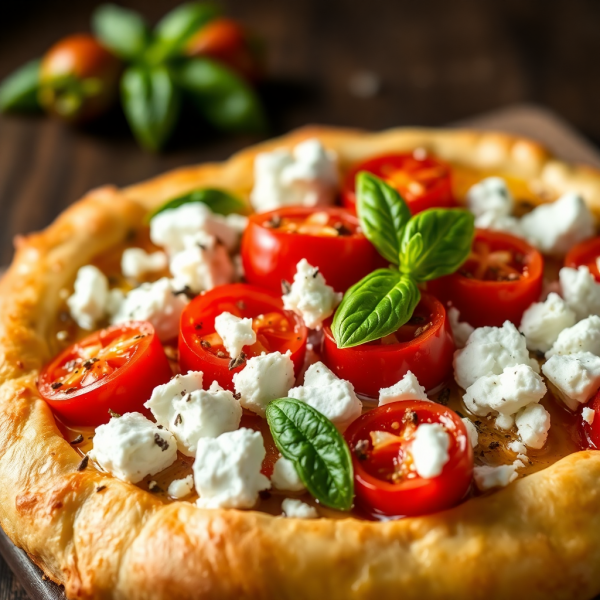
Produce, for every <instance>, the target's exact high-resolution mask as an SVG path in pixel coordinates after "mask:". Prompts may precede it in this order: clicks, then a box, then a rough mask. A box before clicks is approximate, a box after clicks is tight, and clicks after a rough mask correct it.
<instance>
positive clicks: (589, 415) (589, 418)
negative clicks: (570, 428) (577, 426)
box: [581, 406, 596, 425]
mask: <svg viewBox="0 0 600 600" xmlns="http://www.w3.org/2000/svg"><path fill="white" fill-rule="evenodd" d="M595 416H596V412H595V411H594V410H593V409H591V408H588V407H587V406H584V407H583V410H582V411H581V418H582V419H583V420H584V421H585V422H586V423H587V424H588V425H593V423H594V417H595Z"/></svg>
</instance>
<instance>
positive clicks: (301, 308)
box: [283, 258, 343, 329]
mask: <svg viewBox="0 0 600 600" xmlns="http://www.w3.org/2000/svg"><path fill="white" fill-rule="evenodd" d="M342 295H343V294H341V293H336V292H334V290H333V288H332V287H331V286H329V285H327V284H326V283H325V278H324V277H323V275H321V273H319V269H317V268H315V267H313V266H312V265H310V264H309V263H308V261H307V260H306V259H305V258H303V259H302V260H301V261H300V262H299V263H298V264H297V266H296V274H295V275H294V282H293V283H292V286H291V289H290V291H289V292H288V293H287V294H284V296H283V307H284V308H285V309H286V310H291V311H293V312H295V313H296V314H297V315H300V317H302V320H303V321H304V324H305V325H306V326H307V327H308V328H310V329H320V328H321V324H322V323H323V321H324V320H325V319H326V318H327V317H329V316H330V315H331V314H332V313H333V311H334V309H335V307H336V306H337V305H338V304H339V303H340V302H341V301H342Z"/></svg>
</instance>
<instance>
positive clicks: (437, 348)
mask: <svg viewBox="0 0 600 600" xmlns="http://www.w3.org/2000/svg"><path fill="white" fill-rule="evenodd" d="M323 331H324V334H325V335H324V339H323V362H324V363H325V364H326V365H327V366H328V367H329V368H330V369H331V370H332V371H333V372H334V373H335V374H336V375H337V376H338V377H340V378H342V379H347V380H348V381H350V382H351V383H352V385H353V386H354V389H355V390H356V391H357V392H358V393H359V394H362V395H363V396H368V397H370V398H377V397H378V396H379V390H380V389H381V388H385V387H390V386H392V385H394V384H395V383H397V382H398V381H400V380H401V379H402V378H403V377H404V375H406V372H407V371H412V372H413V373H414V375H415V376H416V377H417V379H418V380H419V382H420V383H421V385H422V386H423V387H425V389H426V390H427V391H432V390H434V389H436V388H437V387H439V386H440V385H441V384H442V383H444V382H445V381H447V380H448V379H450V377H451V376H452V356H453V354H454V341H453V339H452V333H451V331H450V324H449V322H448V319H447V317H446V310H445V309H444V307H443V305H442V304H441V302H439V301H438V300H437V299H436V298H434V297H433V296H430V295H428V294H423V296H422V298H421V302H420V303H419V305H418V306H417V308H416V309H415V312H414V314H413V316H412V318H411V320H410V321H409V322H408V323H406V325H403V326H402V327H400V329H398V331H396V332H395V333H392V334H390V335H388V336H386V337H384V338H382V339H380V340H376V341H374V342H368V343H366V344H362V345H361V346H355V347H354V348H343V349H340V348H338V347H337V344H336V343H335V340H334V338H333V335H332V333H331V319H329V320H328V321H326V322H325V324H324V326H323Z"/></svg>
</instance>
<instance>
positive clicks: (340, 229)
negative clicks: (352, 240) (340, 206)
mask: <svg viewBox="0 0 600 600" xmlns="http://www.w3.org/2000/svg"><path fill="white" fill-rule="evenodd" d="M333 228H334V229H335V230H336V231H337V234H338V235H340V236H343V235H352V231H350V229H349V228H348V227H346V226H345V225H344V224H343V223H342V222H341V221H338V222H337V223H334V224H333Z"/></svg>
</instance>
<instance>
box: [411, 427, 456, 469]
mask: <svg viewBox="0 0 600 600" xmlns="http://www.w3.org/2000/svg"><path fill="white" fill-rule="evenodd" d="M449 447H450V436H449V435H448V432H447V431H446V430H445V429H444V427H443V426H442V425H440V424H439V423H423V424H422V425H419V426H418V427H417V430H416V431H415V436H414V438H413V441H412V443H411V445H410V453H411V454H412V458H413V464H414V466H415V470H416V472H417V475H419V477H422V478H423V479H431V478H433V477H437V476H438V475H439V474H440V473H441V472H442V470H443V469H444V465H445V464H446V463H447V462H448V460H450V455H449V454H448V448H449Z"/></svg>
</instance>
